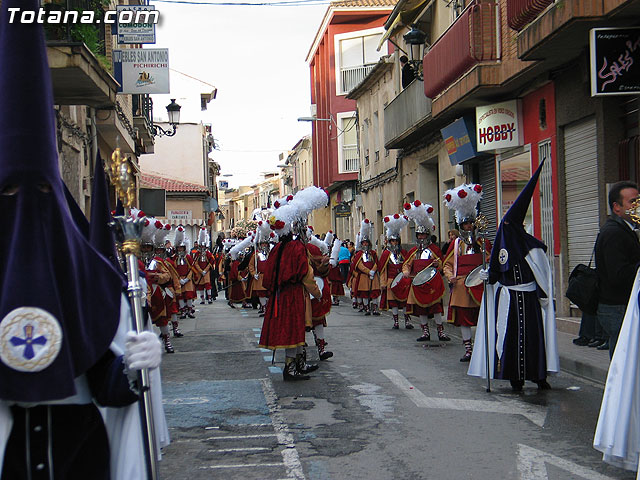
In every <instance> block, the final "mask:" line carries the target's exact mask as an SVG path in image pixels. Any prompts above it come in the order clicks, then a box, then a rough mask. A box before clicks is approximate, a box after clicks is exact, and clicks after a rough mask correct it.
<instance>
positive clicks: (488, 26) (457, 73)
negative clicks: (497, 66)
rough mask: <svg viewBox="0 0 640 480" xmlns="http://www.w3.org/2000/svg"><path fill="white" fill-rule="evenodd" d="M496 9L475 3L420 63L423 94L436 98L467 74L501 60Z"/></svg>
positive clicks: (476, 1) (490, 5)
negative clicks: (487, 63) (422, 76)
mask: <svg viewBox="0 0 640 480" xmlns="http://www.w3.org/2000/svg"><path fill="white" fill-rule="evenodd" d="M497 16H498V7H497V5H496V4H495V3H493V2H483V3H480V2H479V0H474V1H473V2H472V3H471V4H470V5H469V6H468V7H467V8H466V9H465V11H464V12H463V13H462V15H460V16H459V17H458V19H457V20H456V21H455V22H454V23H453V24H452V25H451V26H450V27H449V28H448V29H447V30H446V31H445V33H443V34H442V36H440V38H438V40H436V42H435V43H434V44H433V45H432V46H431V48H430V49H429V51H428V52H426V53H425V56H424V59H423V71H424V93H425V95H426V96H427V97H429V98H435V97H436V96H437V95H438V94H440V93H441V92H442V91H444V90H445V89H446V88H447V87H448V86H449V85H451V84H453V83H454V82H455V81H456V80H457V79H458V78H460V77H461V76H462V75H463V74H464V73H465V72H466V71H467V70H469V69H471V68H472V67H474V66H476V65H478V64H480V63H481V62H487V61H496V60H499V59H500V50H499V32H498V31H497V25H498V23H499V21H498V20H499V19H498V17H497Z"/></svg>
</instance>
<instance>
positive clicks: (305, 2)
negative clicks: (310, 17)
mask: <svg viewBox="0 0 640 480" xmlns="http://www.w3.org/2000/svg"><path fill="white" fill-rule="evenodd" d="M151 1H152V2H160V3H176V4H182V5H211V6H214V7H247V6H248V7H310V6H317V5H329V4H330V3H331V1H330V0H283V1H279V2H205V1H198V0H151Z"/></svg>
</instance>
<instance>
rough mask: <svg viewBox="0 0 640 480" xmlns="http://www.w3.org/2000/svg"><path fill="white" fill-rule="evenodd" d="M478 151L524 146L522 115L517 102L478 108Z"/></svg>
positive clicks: (512, 101)
mask: <svg viewBox="0 0 640 480" xmlns="http://www.w3.org/2000/svg"><path fill="white" fill-rule="evenodd" d="M476 139H477V147H478V148H477V151H479V152H483V151H488V150H498V149H502V148H511V147H518V146H520V145H522V140H523V135H522V114H521V112H520V103H519V102H518V101H517V100H511V101H509V102H503V103H497V104H494V105H486V106H483V107H476Z"/></svg>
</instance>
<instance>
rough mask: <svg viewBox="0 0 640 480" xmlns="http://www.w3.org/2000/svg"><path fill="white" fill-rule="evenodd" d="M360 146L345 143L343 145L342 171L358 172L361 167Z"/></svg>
mask: <svg viewBox="0 0 640 480" xmlns="http://www.w3.org/2000/svg"><path fill="white" fill-rule="evenodd" d="M359 163H360V162H359V161H358V146H357V145H345V146H343V147H342V168H341V171H340V173H351V172H357V171H358V170H359V169H360V167H359Z"/></svg>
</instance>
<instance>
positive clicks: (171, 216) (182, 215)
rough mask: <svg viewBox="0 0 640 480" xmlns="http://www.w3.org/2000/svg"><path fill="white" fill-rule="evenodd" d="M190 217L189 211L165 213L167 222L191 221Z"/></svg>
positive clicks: (190, 212)
mask: <svg viewBox="0 0 640 480" xmlns="http://www.w3.org/2000/svg"><path fill="white" fill-rule="evenodd" d="M191 216H192V211H191V210H168V211H167V219H168V220H191Z"/></svg>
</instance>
